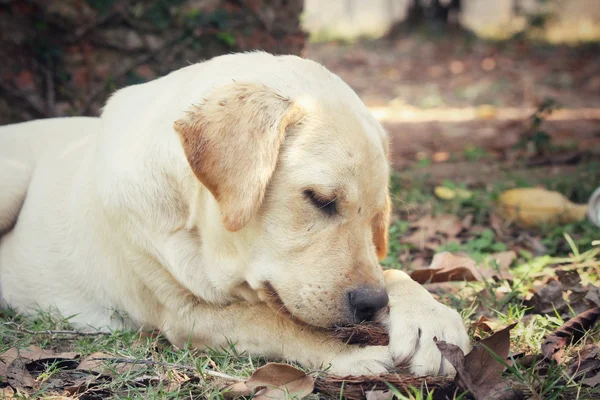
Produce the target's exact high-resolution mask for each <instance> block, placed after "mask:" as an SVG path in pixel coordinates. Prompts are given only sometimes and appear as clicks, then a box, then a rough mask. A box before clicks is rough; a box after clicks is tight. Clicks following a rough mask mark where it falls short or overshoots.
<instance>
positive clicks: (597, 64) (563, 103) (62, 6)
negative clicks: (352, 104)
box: [0, 0, 600, 201]
mask: <svg viewBox="0 0 600 400" xmlns="http://www.w3.org/2000/svg"><path fill="white" fill-rule="evenodd" d="M599 40H600V1H598V0H494V1H491V0H445V1H444V0H328V1H319V0H304V1H302V0H0V59H1V60H2V62H1V63H0V124H6V123H10V122H18V121H25V120H30V119H33V118H46V117H53V116H64V115H98V114H99V111H100V109H101V106H102V104H103V103H104V101H105V100H106V98H107V97H108V96H109V95H110V93H112V92H113V91H114V90H115V89H117V88H119V87H122V86H125V85H131V84H136V83H140V82H144V81H148V80H151V79H154V78H156V77H158V76H161V75H164V74H166V73H168V72H169V71H172V70H174V69H177V68H180V67H182V66H185V65H188V64H189V63H194V62H198V61H201V60H203V59H206V58H210V57H212V56H215V55H219V54H223V53H227V52H233V51H244V50H252V49H263V50H267V51H269V52H272V53H291V54H299V55H302V56H305V57H309V58H312V59H315V60H316V61H319V62H321V63H323V64H324V65H325V66H327V67H328V68H329V69H331V70H332V71H333V72H335V73H337V74H339V75H340V76H341V77H342V78H343V79H344V80H345V81H346V82H348V83H349V84H350V85H351V86H352V87H353V88H354V89H355V90H356V91H357V92H358V94H359V95H360V96H361V97H362V99H363V100H364V101H365V103H366V104H367V105H368V106H369V107H370V109H371V110H372V112H373V113H374V114H375V116H376V117H377V118H378V119H379V120H380V121H381V122H382V123H383V124H384V125H385V127H386V128H387V129H388V131H389V132H390V134H391V136H392V141H393V162H394V165H395V166H396V167H398V168H399V169H400V168H405V167H407V166H415V165H416V166H421V167H423V168H425V169H424V170H421V171H420V172H421V173H423V172H424V171H425V172H426V175H427V176H428V178H427V180H428V182H433V183H439V182H443V181H444V180H448V179H453V178H454V177H457V176H459V177H461V179H462V180H463V181H464V183H465V184H481V183H483V182H486V181H489V180H490V179H492V178H491V177H492V176H493V174H494V173H495V172H497V169H498V168H499V167H498V164H497V163H493V162H488V161H489V160H495V161H498V160H501V161H503V162H510V161H514V160H522V159H523V157H526V159H527V163H528V164H527V168H526V169H525V170H524V171H522V173H523V174H525V175H526V176H527V177H531V176H537V175H539V176H547V175H548V174H557V173H563V172H564V173H574V168H576V167H577V165H580V161H581V160H582V159H586V160H588V159H594V157H596V158H598V157H597V156H598V152H599V151H600V150H599V149H600V145H599V143H600V137H599V135H600V125H599V121H600V51H599V49H600V46H599V45H598V41H599ZM474 161H476V162H477V163H478V164H477V168H473V164H472V162H474ZM503 165H505V164H503ZM511 165H512V164H511ZM511 168H512V166H511ZM514 169H515V168H513V170H514ZM592 169H593V168H592ZM516 173H519V170H518V169H517V170H516ZM588 180H591V183H590V186H594V185H597V184H598V182H597V181H596V178H595V177H593V178H590V179H588ZM567 195H570V198H571V199H573V200H578V201H583V200H585V198H586V196H589V189H586V190H582V192H581V193H567Z"/></svg>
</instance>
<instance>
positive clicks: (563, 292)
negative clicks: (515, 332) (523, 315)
mask: <svg viewBox="0 0 600 400" xmlns="http://www.w3.org/2000/svg"><path fill="white" fill-rule="evenodd" d="M556 276H557V277H558V280H554V279H553V280H550V281H549V282H548V284H547V285H546V286H544V287H542V288H541V289H539V290H538V291H537V292H536V293H534V294H533V296H532V297H531V299H530V300H529V301H528V302H527V305H528V306H533V309H534V311H535V312H537V313H540V314H555V313H556V312H558V313H559V314H560V315H561V316H562V317H563V318H568V317H569V316H571V315H572V314H573V311H574V312H575V313H576V314H581V313H582V312H584V311H586V310H588V309H590V307H593V305H594V302H593V301H589V298H591V299H592V300H593V296H594V292H593V290H594V289H595V287H594V286H593V285H591V290H592V293H591V294H590V297H589V298H588V294H589V289H588V290H586V289H585V288H584V287H583V285H582V284H581V278H580V276H579V273H578V272H577V271H576V270H560V269H559V270H556Z"/></svg>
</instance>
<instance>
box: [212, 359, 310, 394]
mask: <svg viewBox="0 0 600 400" xmlns="http://www.w3.org/2000/svg"><path fill="white" fill-rule="evenodd" d="M314 388H315V381H314V379H313V378H312V377H311V376H309V375H306V373H304V372H303V371H301V370H299V369H297V368H294V367H293V366H291V365H288V364H279V363H269V364H267V365H265V366H263V367H260V368H258V369H257V370H256V371H254V373H253V374H252V376H251V377H250V379H248V380H247V381H245V382H238V383H235V384H233V385H231V386H229V387H228V391H227V392H226V393H225V394H224V395H225V397H227V398H235V397H241V396H252V394H254V396H253V397H252V398H253V399H255V400H266V399H287V398H289V397H290V396H291V397H294V398H298V399H301V398H303V397H306V396H308V395H309V394H311V393H312V392H313V390H314Z"/></svg>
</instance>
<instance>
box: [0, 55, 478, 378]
mask: <svg viewBox="0 0 600 400" xmlns="http://www.w3.org/2000/svg"><path fill="white" fill-rule="evenodd" d="M388 164H389V162H388V138H387V135H386V133H385V131H384V130H383V128H382V127H381V126H380V124H379V123H378V122H377V121H376V120H375V119H374V118H373V117H372V116H371V115H370V113H369V111H368V110H367V108H366V107H365V105H364V104H363V103H362V102H361V101H360V99H359V98H358V96H357V95H356V94H355V93H354V92H353V91H352V90H351V89H350V88H349V87H348V86H347V85H346V84H345V83H344V82H342V80H341V79H340V78H339V77H337V76H336V75H333V74H332V73H331V72H329V71H328V70H326V69H325V68H324V67H322V66H321V65H319V64H317V63H315V62H312V61H308V60H304V59H301V58H298V57H294V56H277V57H276V56H272V55H269V54H266V53H261V52H253V53H244V54H234V55H226V56H222V57H217V58H214V59H212V60H210V61H207V62H203V63H199V64H195V65H191V66H189V67H186V68H183V69H180V70H178V71H175V72H173V73H171V74H169V75H167V76H165V77H162V78H160V79H156V80H154V81H152V82H149V83H144V84H141V85H136V86H132V87H128V88H125V89H122V90H119V91H117V92H116V93H115V94H114V95H113V96H112V97H111V98H110V100H109V101H108V102H107V104H106V107H105V109H104V111H103V113H102V116H101V117H100V118H59V119H50V120H41V121H33V122H27V123H22V124H15V125H9V126H6V127H2V128H0V232H4V236H3V237H2V239H1V243H0V289H1V290H0V294H1V296H2V298H3V300H4V301H5V302H6V303H7V304H8V305H10V306H12V307H14V308H15V309H16V310H18V311H20V312H23V313H27V312H31V310H33V309H34V308H36V307H41V308H48V307H57V308H58V310H60V311H61V312H62V313H63V315H74V317H73V318H72V320H71V321H72V323H73V324H74V325H75V326H76V327H78V328H80V329H85V328H87V327H94V328H99V329H116V328H139V327H142V326H143V327H147V328H158V329H161V330H162V331H163V332H164V334H165V336H166V337H167V338H168V339H169V340H170V341H171V342H173V343H174V344H177V345H182V344H184V343H185V342H187V341H189V342H191V344H192V345H194V346H196V347H203V346H205V345H210V346H212V347H217V348H218V347H219V346H226V345H227V344H228V342H233V343H235V344H236V347H237V349H238V350H239V351H246V352H248V353H250V354H261V355H264V356H270V357H278V358H286V359H290V360H295V361H298V362H300V363H302V364H304V365H306V366H307V367H312V368H322V367H326V366H328V365H330V367H331V372H333V373H336V374H342V375H345V374H378V373H383V372H386V371H387V370H388V369H389V368H391V367H393V365H394V364H398V363H400V362H408V363H409V364H410V366H411V368H412V371H413V372H415V373H416V374H452V373H453V369H452V367H451V366H450V365H449V363H448V362H447V361H446V360H444V359H443V358H442V356H441V354H440V352H439V351H438V350H437V348H436V346H435V343H434V341H433V337H434V336H437V337H438V338H439V339H441V340H446V341H448V342H451V343H454V344H457V345H459V346H460V347H461V348H463V349H464V350H465V351H467V350H468V347H469V340H468V337H467V334H466V331H465V328H464V326H463V323H462V320H461V318H460V316H459V315H458V313H457V312H456V311H454V310H451V309H449V308H447V307H446V306H443V305H441V304H440V303H438V302H436V301H435V300H434V299H433V298H432V297H431V296H430V295H429V293H428V292H427V291H426V290H425V289H423V288H422V287H421V286H420V285H418V284H417V283H415V282H414V281H412V280H410V278H408V277H407V276H406V275H405V274H403V273H401V272H399V271H391V272H388V273H387V275H386V277H385V278H384V273H383V271H382V269H381V267H380V266H379V263H378V257H379V258H380V259H381V258H382V257H384V256H385V254H386V251H387V227H388V217H389V212H390V201H389V197H388V177H389V166H388ZM388 295H389V298H388ZM388 300H389V305H390V312H389V316H388V315H387V314H386V313H385V312H381V313H380V314H382V313H383V315H384V316H383V317H382V318H383V320H384V322H386V323H387V324H388V326H389V329H390V334H391V339H390V345H389V346H366V347H361V346H352V345H347V344H344V343H338V342H336V341H334V340H331V338H330V337H329V336H328V334H327V332H326V331H325V330H324V329H322V328H328V327H332V326H334V325H344V324H350V323H353V322H356V321H360V320H369V319H373V318H375V316H376V313H377V311H379V310H380V309H386V306H387V305H388Z"/></svg>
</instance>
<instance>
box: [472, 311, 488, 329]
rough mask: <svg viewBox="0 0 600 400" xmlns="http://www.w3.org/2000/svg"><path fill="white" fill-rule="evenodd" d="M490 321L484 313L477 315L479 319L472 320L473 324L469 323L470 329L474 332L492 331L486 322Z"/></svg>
mask: <svg viewBox="0 0 600 400" xmlns="http://www.w3.org/2000/svg"><path fill="white" fill-rule="evenodd" d="M490 321H491V320H490V319H489V318H487V317H486V316H485V315H482V316H480V317H479V319H477V321H475V322H473V324H471V329H472V330H473V331H474V332H477V331H482V332H493V330H492V328H491V327H490V325H489V324H488V322H490Z"/></svg>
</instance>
